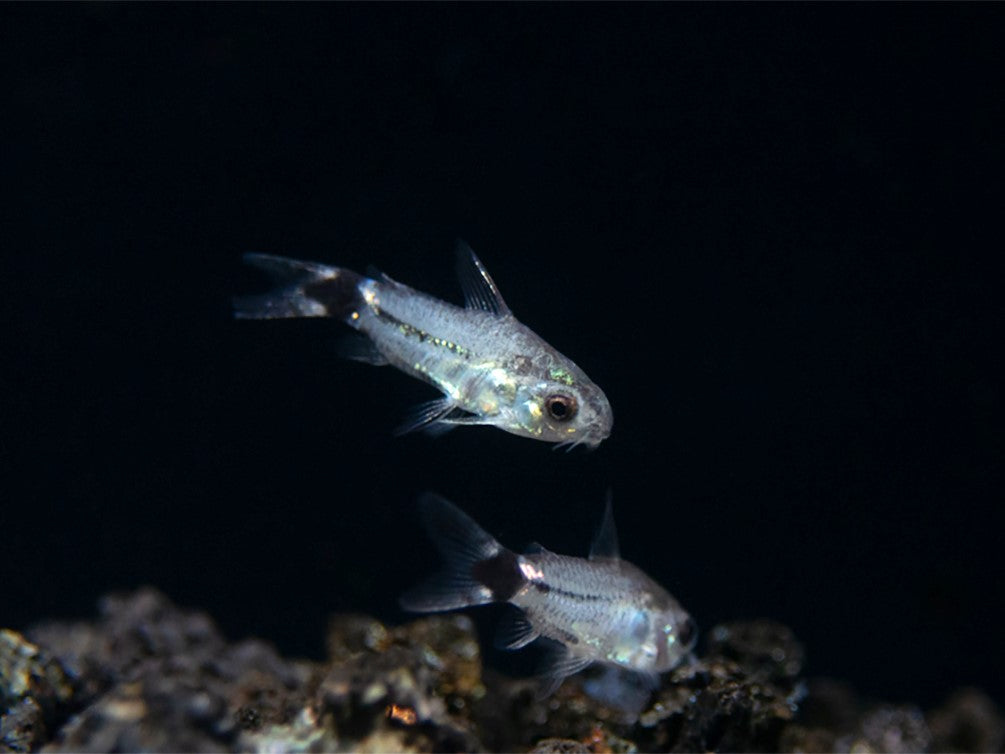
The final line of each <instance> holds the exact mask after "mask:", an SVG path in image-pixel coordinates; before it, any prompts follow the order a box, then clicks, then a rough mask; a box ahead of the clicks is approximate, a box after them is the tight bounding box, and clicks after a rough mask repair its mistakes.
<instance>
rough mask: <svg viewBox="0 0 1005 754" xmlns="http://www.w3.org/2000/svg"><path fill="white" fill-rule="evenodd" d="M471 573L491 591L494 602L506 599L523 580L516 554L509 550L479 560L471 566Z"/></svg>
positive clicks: (517, 589)
mask: <svg viewBox="0 0 1005 754" xmlns="http://www.w3.org/2000/svg"><path fill="white" fill-rule="evenodd" d="M471 575H472V576H474V577H475V578H476V579H477V580H478V581H479V582H480V583H482V584H484V585H485V586H487V587H488V588H489V589H490V590H491V591H492V599H494V600H495V601H496V602H506V601H508V600H509V599H510V598H511V597H512V596H513V595H514V594H516V593H517V592H518V591H520V588H521V587H522V586H523V585H524V582H525V579H524V577H523V574H522V573H520V564H519V563H518V562H517V559H516V555H514V554H513V553H512V552H510V551H509V550H503V551H502V552H500V553H499V554H498V555H495V556H493V557H491V558H486V559H485V560H479V561H478V562H477V563H475V564H474V566H473V567H472V568H471Z"/></svg>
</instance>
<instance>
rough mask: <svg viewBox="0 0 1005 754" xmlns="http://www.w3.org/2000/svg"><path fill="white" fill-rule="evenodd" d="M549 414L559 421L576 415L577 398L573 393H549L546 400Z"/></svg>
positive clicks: (568, 419)
mask: <svg viewBox="0 0 1005 754" xmlns="http://www.w3.org/2000/svg"><path fill="white" fill-rule="evenodd" d="M544 407H545V409H547V411H548V416H550V417H551V418H552V419H554V420H555V421H557V422H567V421H570V420H571V419H572V417H574V416H575V415H576V408H577V407H576V399H575V398H573V397H572V396H571V395H558V394H556V395H549V396H548V397H547V398H545V400H544Z"/></svg>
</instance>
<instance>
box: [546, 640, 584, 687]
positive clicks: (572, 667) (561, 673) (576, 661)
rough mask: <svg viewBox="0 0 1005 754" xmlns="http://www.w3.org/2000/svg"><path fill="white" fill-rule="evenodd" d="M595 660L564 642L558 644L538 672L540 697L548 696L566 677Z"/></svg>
mask: <svg viewBox="0 0 1005 754" xmlns="http://www.w3.org/2000/svg"><path fill="white" fill-rule="evenodd" d="M593 662H594V661H593V659H592V658H589V657H582V656H580V655H575V654H573V653H572V652H570V651H569V648H568V647H566V646H565V645H564V644H560V643H559V644H557V646H556V647H555V648H554V649H552V650H551V651H549V652H548V655H547V656H546V659H545V661H544V664H543V665H542V669H541V672H540V673H539V674H538V678H539V680H540V684H541V685H540V687H539V689H538V698H540V699H546V698H548V697H549V696H551V695H552V694H554V693H555V692H556V691H557V690H558V687H559V686H561V685H562V682H563V681H564V680H565V679H566V678H568V677H569V676H570V675H575V674H576V673H578V672H579V671H581V670H584V669H585V668H587V667H589V666H590V665H591V664H593Z"/></svg>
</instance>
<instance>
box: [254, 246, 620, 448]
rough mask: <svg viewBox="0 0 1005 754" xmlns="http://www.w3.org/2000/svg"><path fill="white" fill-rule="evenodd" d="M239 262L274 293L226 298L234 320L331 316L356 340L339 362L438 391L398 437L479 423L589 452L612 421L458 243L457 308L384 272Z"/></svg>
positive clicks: (580, 377)
mask: <svg viewBox="0 0 1005 754" xmlns="http://www.w3.org/2000/svg"><path fill="white" fill-rule="evenodd" d="M244 259H245V261H246V262H248V263H249V264H252V265H254V266H256V267H259V268H261V269H263V270H265V271H266V272H268V273H270V274H271V275H272V276H273V277H275V278H276V279H277V280H278V281H279V282H281V283H282V284H284V287H282V288H280V289H279V290H277V291H274V292H272V293H268V294H265V295H261V296H246V297H239V298H237V299H235V300H234V309H235V312H234V313H235V316H236V317H237V318H239V319H279V318H285V317H334V318H336V319H341V320H343V321H344V322H346V323H347V324H348V325H350V326H352V327H353V328H355V329H356V330H358V331H359V333H360V334H361V335H362V336H365V337H356V338H354V342H353V343H352V344H351V345H350V347H349V348H348V349H347V350H346V353H345V355H346V356H348V357H349V358H353V359H356V360H359V361H365V362H367V363H370V364H375V365H383V364H391V365H393V366H395V367H397V368H398V369H400V370H402V371H403V372H406V373H408V374H411V375H413V376H415V377H418V378H420V379H422V380H425V381H426V382H429V383H430V384H432V385H434V386H436V387H437V388H439V389H440V390H441V391H442V392H443V394H444V397H443V398H441V399H437V400H434V401H430V402H429V403H426V404H423V405H422V406H420V407H419V408H418V410H417V411H416V412H415V414H414V416H413V417H412V419H411V420H410V421H409V422H407V423H406V424H405V425H403V426H402V427H401V428H400V431H401V432H408V431H411V430H414V429H419V428H426V429H433V430H443V429H449V428H450V427H452V426H455V425H458V424H487V425H491V426H493V427H498V428H499V429H502V430H505V431H507V432H512V433H513V434H516V435H521V436H523V437H531V438H534V439H536V440H544V441H546V442H556V443H561V444H562V445H564V446H568V447H572V446H575V445H580V444H586V445H589V446H593V447H595V446H597V445H599V444H600V442H601V441H602V440H603V439H604V438H606V437H607V436H608V435H609V434H610V432H611V424H612V423H613V421H614V418H613V415H612V413H611V406H610V404H609V403H608V402H607V398H606V397H605V396H604V393H603V391H602V390H601V389H600V388H599V387H597V386H596V385H594V384H593V383H592V382H591V381H590V379H589V378H588V377H587V376H586V375H585V374H584V373H583V371H582V370H581V369H580V368H579V367H577V366H576V365H575V364H574V363H573V362H572V361H571V360H570V359H568V358H566V357H565V356H563V355H562V354H560V353H559V352H558V351H556V350H555V349H554V348H552V347H551V346H550V345H548V344H547V343H545V342H544V341H543V340H541V338H539V337H538V336H537V335H536V334H534V332H532V331H531V330H530V329H529V328H528V327H526V326H525V325H522V324H521V323H520V322H518V321H517V319H516V317H514V316H513V314H512V312H510V310H509V307H508V306H506V303H505V302H504V301H503V299H502V296H501V295H500V294H499V290H498V288H496V285H495V283H494V282H493V281H492V278H491V277H489V274H488V272H487V271H486V270H485V267H484V265H482V263H481V261H479V259H478V257H476V256H475V254H474V252H473V251H471V249H470V248H469V247H468V246H467V245H465V244H463V243H462V244H459V245H458V254H457V263H458V264H457V266H458V274H459V277H460V280H461V286H462V287H463V289H464V296H465V300H466V304H467V305H466V307H464V308H461V307H459V306H454V305H453V304H448V303H446V302H445V301H440V300H439V299H436V298H433V297H432V296H429V295H426V294H424V293H420V292H419V291H416V290H413V289H412V288H409V287H408V286H406V285H402V284H401V283H397V282H395V281H394V280H391V279H390V278H389V277H387V276H386V275H379V276H377V277H375V278H370V277H364V276H363V275H360V274H358V273H356V272H352V271H351V270H346V269H343V268H341V267H328V266H325V265H321V264H314V263H311V262H299V261H295V260H292V259H285V258H283V257H274V256H268V255H265V254H247V255H245V257H244Z"/></svg>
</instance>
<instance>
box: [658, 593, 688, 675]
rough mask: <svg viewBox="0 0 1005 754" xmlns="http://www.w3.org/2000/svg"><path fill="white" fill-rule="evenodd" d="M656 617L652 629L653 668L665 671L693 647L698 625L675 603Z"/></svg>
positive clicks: (685, 655) (675, 664) (679, 660)
mask: <svg viewBox="0 0 1005 754" xmlns="http://www.w3.org/2000/svg"><path fill="white" fill-rule="evenodd" d="M656 617H657V620H656V621H655V622H654V631H653V634H654V639H655V641H654V643H655V645H656V649H657V653H656V658H655V667H654V670H656V671H657V672H659V673H665V672H666V671H668V670H671V669H672V668H675V667H677V666H678V665H679V664H680V663H681V662H682V661H683V660H684V658H685V657H687V656H688V655H689V654H690V653H691V650H692V649H694V645H695V644H696V643H697V642H698V627H697V625H696V624H695V622H694V620H692V619H691V616H690V615H688V614H687V613H686V612H684V610H683V609H681V608H680V606H676V605H675V606H673V607H671V608H669V609H666V610H663V611H662V612H661V613H658V614H657V615H656Z"/></svg>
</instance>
